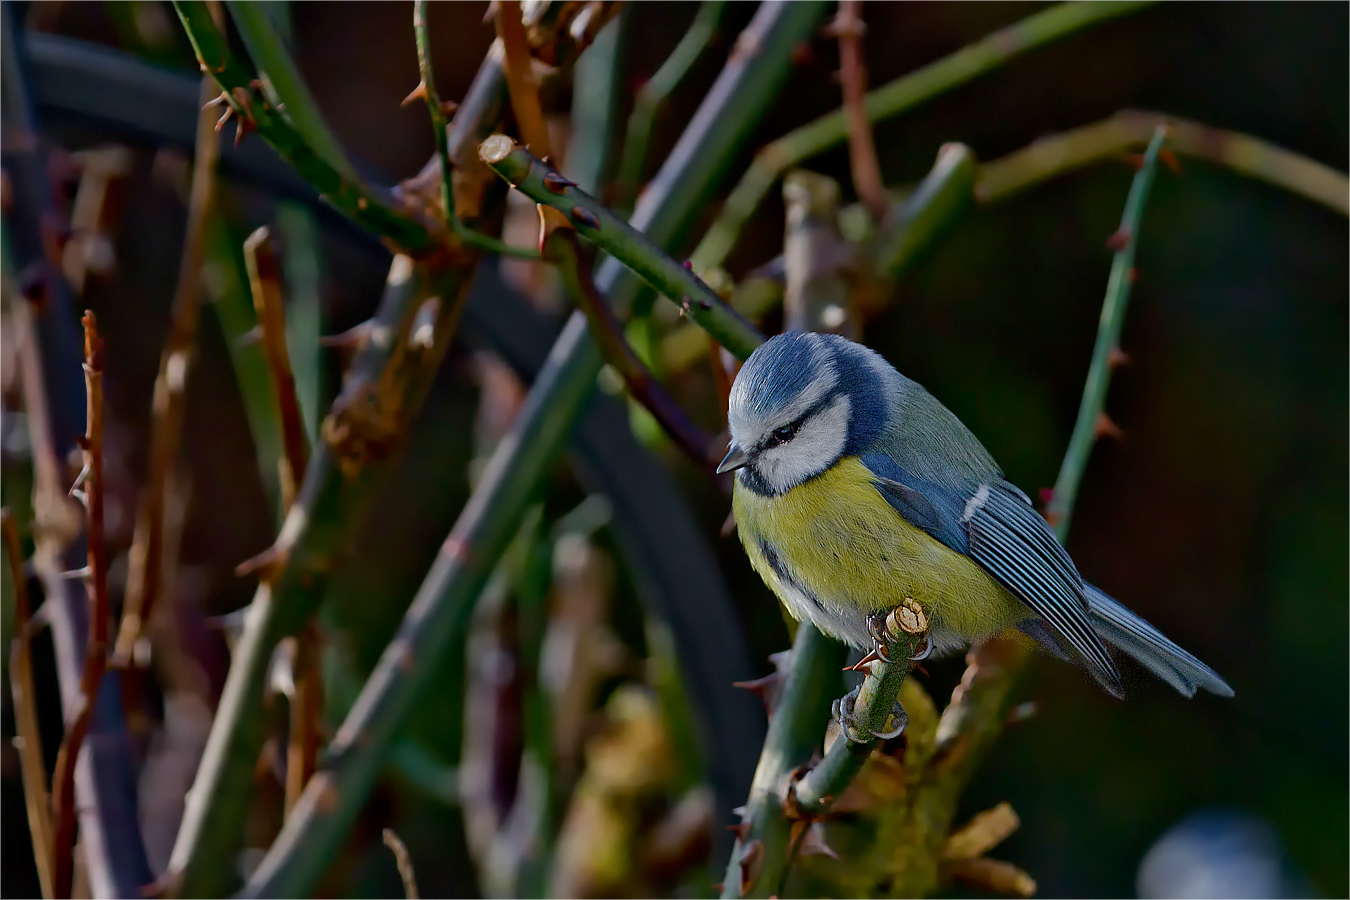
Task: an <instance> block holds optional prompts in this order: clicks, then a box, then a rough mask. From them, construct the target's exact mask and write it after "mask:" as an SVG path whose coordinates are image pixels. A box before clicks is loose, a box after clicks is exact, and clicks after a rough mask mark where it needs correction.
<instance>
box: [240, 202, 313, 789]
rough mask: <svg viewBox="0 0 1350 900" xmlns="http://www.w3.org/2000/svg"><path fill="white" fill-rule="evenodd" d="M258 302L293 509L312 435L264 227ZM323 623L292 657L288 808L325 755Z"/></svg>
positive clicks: (285, 502) (285, 493)
mask: <svg viewBox="0 0 1350 900" xmlns="http://www.w3.org/2000/svg"><path fill="white" fill-rule="evenodd" d="M244 262H245V263H246V265H247V267H248V280H249V286H250V288H251V289H252V292H253V307H254V309H256V310H257V312H258V327H259V329H260V332H261V336H262V337H261V341H262V350H263V356H264V357H265V358H266V359H267V368H268V369H269V370H270V372H271V375H272V387H273V389H274V390H275V391H276V400H277V413H278V417H279V418H280V420H281V443H282V458H281V459H280V460H279V461H278V465H279V467H280V470H281V506H282V511H283V513H284V512H287V511H289V510H290V508H291V504H292V503H293V502H295V492H296V489H297V487H298V486H299V484H300V483H301V482H302V481H303V480H304V477H305V469H306V467H307V466H308V464H309V438H308V437H307V436H306V434H305V423H304V419H303V418H302V416H301V413H300V401H299V398H298V395H297V394H296V390H295V376H294V374H293V373H292V371H291V358H290V353H289V351H288V350H287V347H286V310H285V307H284V306H283V304H282V298H281V264H280V263H279V262H278V260H277V254H276V251H275V250H274V249H273V247H272V240H271V234H270V233H269V232H268V230H267V228H266V227H263V228H259V229H258V230H257V231H255V232H253V234H251V235H249V238H248V240H247V241H245V242H244ZM319 651H320V643H319V629H318V626H317V624H316V623H315V621H314V618H313V617H312V616H311V617H310V620H309V622H308V624H307V625H306V626H305V628H304V629H303V630H302V631H301V632H300V633H299V634H298V635H297V636H296V638H295V655H294V657H293V659H292V661H291V671H292V681H293V682H294V685H295V691H294V693H293V694H292V696H291V726H290V738H289V740H288V742H287V746H286V809H287V811H289V810H290V809H291V807H292V806H294V805H295V801H296V800H298V799H299V798H300V794H301V793H302V792H303V791H304V789H305V784H306V783H308V781H309V778H310V776H311V775H313V774H314V767H315V764H316V762H317V760H318V756H319V725H320V721H321V719H322V716H323V686H322V684H321V682H320V679H319Z"/></svg>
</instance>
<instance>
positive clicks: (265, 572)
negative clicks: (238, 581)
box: [234, 544, 290, 581]
mask: <svg viewBox="0 0 1350 900" xmlns="http://www.w3.org/2000/svg"><path fill="white" fill-rule="evenodd" d="M289 555H290V554H289V553H287V551H285V550H283V549H281V548H280V547H278V546H277V545H276V544H273V545H272V546H270V547H268V548H267V549H266V550H264V551H263V552H261V553H259V554H258V555H257V556H254V557H252V558H250V559H246V560H244V561H243V562H241V563H240V564H239V565H237V566H235V567H234V574H236V575H239V576H241V577H242V576H245V575H253V574H255V573H256V574H257V576H258V580H259V581H270V580H271V579H272V576H273V575H275V574H276V572H277V571H278V570H279V569H280V568H281V567H282V565H284V564H285V562H286V557H287V556H289Z"/></svg>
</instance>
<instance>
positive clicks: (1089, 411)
mask: <svg viewBox="0 0 1350 900" xmlns="http://www.w3.org/2000/svg"><path fill="white" fill-rule="evenodd" d="M1166 138H1167V128H1166V126H1163V125H1159V126H1158V127H1157V128H1156V129H1155V130H1154V132H1153V139H1152V140H1151V141H1149V144H1148V149H1147V150H1145V151H1144V162H1143V165H1142V166H1141V167H1140V169H1139V172H1138V174H1136V175H1135V177H1134V181H1133V183H1132V184H1131V185H1130V194H1129V197H1127V198H1126V200H1125V212H1124V213H1123V214H1122V215H1121V217H1120V228H1119V230H1117V231H1116V233H1115V235H1113V237H1112V240H1113V241H1117V242H1118V246H1117V248H1116V253H1115V256H1114V257H1112V259H1111V274H1110V276H1109V277H1108V278H1107V281H1106V299H1105V300H1104V301H1103V302H1102V316H1101V323H1100V325H1099V326H1098V328H1097V343H1096V346H1094V347H1093V349H1092V362H1091V364H1090V365H1089V366H1088V374H1087V384H1086V385H1085V386H1084V387H1083V401H1082V403H1081V404H1080V405H1079V407H1078V420H1077V421H1076V422H1074V426H1073V435H1072V436H1071V437H1070V438H1069V448H1068V450H1066V451H1065V453H1064V462H1063V464H1062V465H1061V466H1060V469H1059V477H1058V478H1056V479H1055V488H1054V494H1053V495H1052V496H1051V499H1050V503H1049V504H1048V505H1047V507H1046V518H1047V519H1048V520H1049V521H1050V525H1051V527H1053V528H1054V529H1055V535H1056V537H1058V538H1059V540H1060V543H1063V542H1064V538H1065V536H1066V535H1068V533H1069V525H1070V523H1071V522H1072V521H1073V507H1074V501H1075V500H1077V499H1078V486H1079V484H1080V483H1081V482H1082V480H1083V470H1084V469H1086V468H1087V461H1088V457H1089V456H1090V455H1091V454H1092V447H1093V445H1094V444H1095V443H1096V442H1097V437H1098V423H1099V422H1100V420H1101V417H1102V411H1103V410H1104V409H1105V408H1106V391H1107V388H1108V387H1110V385H1111V368H1112V363H1111V354H1112V352H1113V351H1114V350H1117V349H1118V347H1119V344H1120V330H1121V328H1122V327H1123V326H1124V324H1125V308H1126V306H1127V305H1128V304H1129V302H1130V289H1131V288H1132V287H1133V286H1134V252H1135V248H1136V247H1138V240H1139V223H1140V220H1141V219H1143V217H1144V204H1145V202H1147V200H1148V192H1149V189H1150V188H1151V187H1152V186H1153V176H1154V173H1155V172H1156V171H1157V168H1158V154H1159V153H1160V152H1161V150H1162V146H1163V141H1164V140H1165V139H1166Z"/></svg>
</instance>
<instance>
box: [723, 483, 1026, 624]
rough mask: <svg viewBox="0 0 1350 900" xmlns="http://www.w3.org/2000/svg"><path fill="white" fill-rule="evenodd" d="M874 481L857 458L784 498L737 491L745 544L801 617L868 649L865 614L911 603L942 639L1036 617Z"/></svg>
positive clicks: (737, 513) (735, 505) (756, 564)
mask: <svg viewBox="0 0 1350 900" xmlns="http://www.w3.org/2000/svg"><path fill="white" fill-rule="evenodd" d="M874 481H875V478H874V476H873V475H872V474H871V472H869V471H868V469H867V467H866V466H864V465H863V464H862V463H861V462H860V461H858V459H856V458H853V457H846V458H844V459H842V460H840V461H839V462H838V463H836V464H835V465H834V467H833V468H831V469H829V470H828V471H826V472H824V473H823V474H821V475H819V476H817V477H815V478H813V479H811V480H810V481H808V482H806V483H804V484H801V485H798V486H797V487H795V488H793V489H792V490H790V491H788V492H787V493H785V494H781V495H778V496H776V497H765V496H761V495H759V494H756V493H754V492H753V491H750V490H747V489H746V488H744V487H742V486H741V484H740V482H739V480H738V481H737V484H736V489H735V493H734V496H733V499H732V507H733V509H734V510H735V516H736V528H737V530H738V532H739V533H740V536H741V543H742V544H743V545H744V546H745V550H746V553H747V554H748V555H749V557H750V562H751V564H752V565H753V566H754V567H755V570H756V571H757V572H759V574H760V576H761V577H762V578H763V579H764V581H765V582H766V583H767V584H768V585H769V587H770V588H771V589H773V591H774V593H776V594H777V595H778V596H779V598H780V599H782V600H783V601H784V603H785V604H786V605H787V606H788V608H789V610H790V611H791V612H792V613H793V615H794V616H796V617H797V618H798V619H802V618H806V619H809V620H810V621H812V622H813V623H814V624H815V625H816V626H817V627H819V628H821V629H822V630H823V631H826V632H827V633H830V634H833V635H835V636H836V637H839V638H841V639H844V640H846V641H848V642H849V643H852V644H854V645H855V646H864V645H866V643H867V639H866V624H865V616H866V614H867V613H868V612H871V611H873V610H877V609H886V608H889V607H892V606H896V605H897V604H899V603H900V601H902V600H904V599H906V598H911V599H914V600H917V601H918V602H919V603H920V604H922V605H923V607H924V609H925V610H926V611H927V612H928V614H929V618H930V620H931V621H932V622H933V628H934V631H937V632H943V631H945V632H953V633H955V634H957V635H960V636H961V637H964V638H966V639H976V638H981V637H986V636H988V635H991V634H995V633H997V632H999V631H1002V630H1003V629H1005V628H1007V627H1009V626H1011V625H1012V624H1014V623H1015V622H1017V621H1019V620H1020V619H1022V618H1024V617H1026V616H1027V615H1028V614H1029V611H1028V610H1027V609H1026V608H1025V607H1024V606H1022V604H1021V603H1019V602H1018V601H1017V600H1016V599H1015V598H1014V597H1013V596H1012V595H1010V594H1009V593H1008V592H1007V591H1005V590H1004V589H1003V587H1002V586H1000V585H999V584H998V583H997V582H996V581H994V580H993V579H992V578H990V577H989V575H988V574H987V573H986V572H985V571H984V570H983V569H981V568H980V567H979V566H978V565H976V564H975V563H974V562H972V561H971V560H970V559H968V558H967V557H965V556H964V555H962V554H960V553H957V552H956V551H954V550H952V549H951V548H949V547H947V546H946V545H944V544H942V543H941V542H940V541H938V540H936V539H935V538H933V537H931V536H930V535H928V534H927V533H926V532H924V531H922V530H920V529H918V528H916V527H914V526H913V525H911V524H910V523H909V522H907V521H905V519H904V518H902V517H901V516H900V514H899V513H897V512H896V511H895V510H894V509H893V508H892V507H891V506H890V504H888V503H887V502H886V499H885V498H884V497H883V496H882V495H881V493H880V492H879V491H878V490H877V489H876V487H875V484H874ZM936 637H937V635H935V638H936Z"/></svg>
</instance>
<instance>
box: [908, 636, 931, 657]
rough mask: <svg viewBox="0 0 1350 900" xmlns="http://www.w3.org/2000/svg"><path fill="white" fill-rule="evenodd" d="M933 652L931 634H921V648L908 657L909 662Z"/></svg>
mask: <svg viewBox="0 0 1350 900" xmlns="http://www.w3.org/2000/svg"><path fill="white" fill-rule="evenodd" d="M932 654H933V636H932V635H931V634H925V635H924V636H923V649H922V650H920V651H919V652H918V653H915V654H914V655H913V656H911V657H910V658H909V661H910V662H920V661H921V660H925V659H927V658H928V657H929V656H931V655H932Z"/></svg>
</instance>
